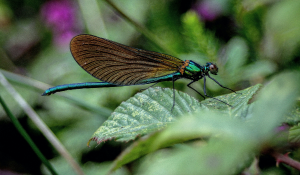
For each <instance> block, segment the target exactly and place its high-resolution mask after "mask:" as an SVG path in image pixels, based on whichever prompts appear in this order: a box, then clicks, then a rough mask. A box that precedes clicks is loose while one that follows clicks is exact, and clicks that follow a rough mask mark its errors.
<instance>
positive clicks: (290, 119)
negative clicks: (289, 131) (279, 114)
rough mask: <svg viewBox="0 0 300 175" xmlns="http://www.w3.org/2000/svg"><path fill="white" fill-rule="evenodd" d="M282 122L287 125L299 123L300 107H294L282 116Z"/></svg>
mask: <svg viewBox="0 0 300 175" xmlns="http://www.w3.org/2000/svg"><path fill="white" fill-rule="evenodd" d="M284 122H285V123H287V124H289V125H296V124H298V123H300V107H299V106H294V107H293V109H291V110H289V112H288V113H287V114H286V115H285V116H284Z"/></svg>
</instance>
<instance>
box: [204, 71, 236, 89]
mask: <svg viewBox="0 0 300 175" xmlns="http://www.w3.org/2000/svg"><path fill="white" fill-rule="evenodd" d="M207 76H208V77H209V78H210V79H212V80H214V81H215V82H216V83H217V84H218V85H219V86H221V87H222V88H225V89H228V90H231V91H232V92H234V93H236V92H235V91H234V90H232V89H229V88H227V87H225V86H223V85H221V84H220V83H219V82H218V81H217V80H215V79H214V78H212V77H211V76H210V75H209V74H207ZM204 80H205V79H204Z"/></svg>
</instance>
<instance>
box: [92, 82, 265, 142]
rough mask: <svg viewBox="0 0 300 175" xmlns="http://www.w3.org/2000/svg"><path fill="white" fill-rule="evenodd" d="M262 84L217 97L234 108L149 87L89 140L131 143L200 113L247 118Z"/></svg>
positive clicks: (117, 110)
mask: <svg viewBox="0 0 300 175" xmlns="http://www.w3.org/2000/svg"><path fill="white" fill-rule="evenodd" d="M260 86H261V85H256V86H253V87H250V88H248V89H245V90H243V91H239V92H238V93H231V94H227V95H224V96H219V97H216V98H217V99H219V100H222V101H224V102H226V103H229V104H231V105H232V106H234V108H231V107H230V106H228V105H226V104H224V103H222V102H219V101H217V100H215V99H206V100H205V101H202V102H201V103H199V102H198V101H197V100H196V99H194V98H193V97H191V96H189V95H187V94H185V93H183V92H178V91H177V90H175V106H174V109H173V111H171V108H172V105H173V90H171V89H162V88H159V87H158V88H149V89H147V90H146V91H144V92H142V93H138V94H136V95H135V96H134V97H132V98H130V99H129V100H127V101H126V102H123V103H122V104H121V105H120V106H119V107H118V108H117V109H116V110H115V111H114V112H113V113H112V115H111V116H110V117H109V118H108V119H107V120H106V121H105V122H104V123H103V124H102V126H100V128H99V129H98V130H97V131H96V132H95V133H94V134H93V136H92V138H91V139H90V140H94V141H97V143H101V142H103V141H106V140H111V139H116V140H117V141H129V140H133V139H135V138H136V137H137V136H142V135H145V134H148V133H151V132H153V131H157V130H161V129H163V128H165V127H166V126H168V125H169V124H171V123H173V122H174V121H176V120H177V119H178V118H179V117H180V116H183V115H185V114H187V113H191V112H194V111H196V110H199V111H211V110H217V111H221V112H222V113H226V114H228V115H230V116H231V117H232V118H245V117H246V115H247V114H248V109H249V105H248V102H249V100H250V99H251V98H252V97H253V95H254V94H255V93H256V92H257V90H258V89H259V88H260Z"/></svg>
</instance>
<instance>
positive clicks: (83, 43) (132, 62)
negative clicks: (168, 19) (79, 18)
mask: <svg viewBox="0 0 300 175" xmlns="http://www.w3.org/2000/svg"><path fill="white" fill-rule="evenodd" d="M70 47H71V52H72V55H73V57H74V59H75V60H76V62H77V63H78V64H79V65H80V66H81V67H82V68H83V69H84V70H85V71H87V72H88V73H89V74H91V75H92V76H94V77H95V78H97V79H99V80H102V81H105V82H109V83H113V84H116V85H133V84H138V83H139V82H140V81H142V80H146V79H148V78H153V77H161V76H164V75H167V74H170V73H174V72H177V71H178V70H179V69H180V67H181V66H182V64H183V61H182V60H180V59H178V58H175V57H172V56H169V55H165V54H161V53H157V52H151V51H146V50H141V49H136V48H132V47H129V46H126V45H123V44H120V43H117V42H113V41H110V40H107V39H104V38H99V37H96V36H92V35H78V36H75V37H74V38H73V39H72V41H71V44H70Z"/></svg>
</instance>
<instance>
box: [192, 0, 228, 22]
mask: <svg viewBox="0 0 300 175" xmlns="http://www.w3.org/2000/svg"><path fill="white" fill-rule="evenodd" d="M194 9H195V11H196V12H197V13H198V14H199V15H200V16H201V17H202V19H203V20H204V21H213V20H215V19H216V18H217V17H218V16H219V15H220V14H221V13H222V10H223V9H222V7H221V6H220V4H218V3H216V2H215V1H209V0H204V1H201V2H200V3H197V4H196V6H195V8H194Z"/></svg>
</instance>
